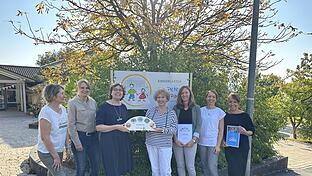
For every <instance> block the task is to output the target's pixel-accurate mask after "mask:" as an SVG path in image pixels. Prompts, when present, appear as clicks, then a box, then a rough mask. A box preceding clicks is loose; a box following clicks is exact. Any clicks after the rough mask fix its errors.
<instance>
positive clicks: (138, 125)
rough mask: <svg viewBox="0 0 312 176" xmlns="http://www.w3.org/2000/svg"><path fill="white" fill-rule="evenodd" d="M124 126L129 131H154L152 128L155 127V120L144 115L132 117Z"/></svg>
mask: <svg viewBox="0 0 312 176" xmlns="http://www.w3.org/2000/svg"><path fill="white" fill-rule="evenodd" d="M125 126H126V128H128V129H129V131H155V130H154V128H156V124H155V122H153V120H151V119H150V118H148V117H145V116H135V117H132V118H131V119H129V120H128V121H127V122H126V123H125Z"/></svg>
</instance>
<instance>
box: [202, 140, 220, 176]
mask: <svg viewBox="0 0 312 176" xmlns="http://www.w3.org/2000/svg"><path fill="white" fill-rule="evenodd" d="M214 150H215V147H208V146H202V145H199V155H200V160H201V164H202V169H203V176H218V156H219V155H218V154H215V153H214Z"/></svg>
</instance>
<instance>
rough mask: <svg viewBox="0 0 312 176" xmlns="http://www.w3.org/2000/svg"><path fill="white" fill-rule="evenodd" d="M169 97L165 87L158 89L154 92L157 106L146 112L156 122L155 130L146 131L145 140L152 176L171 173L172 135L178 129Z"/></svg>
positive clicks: (166, 175)
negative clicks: (170, 108)
mask: <svg viewBox="0 0 312 176" xmlns="http://www.w3.org/2000/svg"><path fill="white" fill-rule="evenodd" d="M169 98H170V95H169V93H168V92H167V91H166V90H165V89H159V90H157V91H156V92H155V94H154V100H155V101H156V102H157V107H155V108H152V109H149V110H148V111H147V112H146V117H148V118H150V119H152V120H153V121H154V122H155V124H156V128H154V130H155V131H151V132H147V133H146V141H145V144H146V148H147V152H148V157H149V160H150V163H151V167H152V176H168V175H171V157H172V137H173V135H174V134H175V133H176V130H177V116H176V114H175V112H174V111H173V110H169V109H168V107H167V102H168V101H169Z"/></svg>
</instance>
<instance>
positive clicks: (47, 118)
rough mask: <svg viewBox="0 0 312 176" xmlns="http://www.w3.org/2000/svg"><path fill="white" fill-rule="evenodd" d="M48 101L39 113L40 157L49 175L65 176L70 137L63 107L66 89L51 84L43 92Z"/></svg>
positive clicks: (38, 148)
mask: <svg viewBox="0 0 312 176" xmlns="http://www.w3.org/2000/svg"><path fill="white" fill-rule="evenodd" d="M43 96H44V98H45V100H46V101H47V105H45V106H44V107H43V108H42V109H41V111H40V113H39V117H38V118H39V119H38V121H39V134H38V144H37V150H38V156H39V158H40V160H41V161H42V163H43V164H44V165H45V166H46V167H47V169H48V173H47V175H57V176H63V175H65V172H64V169H63V167H62V160H63V151H64V145H65V143H66V154H67V155H66V158H67V159H68V158H69V150H70V148H69V137H68V135H67V113H66V109H65V108H64V107H63V106H62V105H61V104H62V103H63V102H64V98H65V95H64V89H63V87H61V86H60V85H57V84H49V85H47V86H46V87H45V88H44V90H43Z"/></svg>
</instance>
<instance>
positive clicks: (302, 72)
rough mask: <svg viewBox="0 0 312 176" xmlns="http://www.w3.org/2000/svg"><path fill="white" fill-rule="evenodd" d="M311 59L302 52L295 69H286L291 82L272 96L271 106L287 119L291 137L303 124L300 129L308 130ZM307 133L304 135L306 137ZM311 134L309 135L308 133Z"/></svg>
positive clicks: (311, 90) (311, 91)
mask: <svg viewBox="0 0 312 176" xmlns="http://www.w3.org/2000/svg"><path fill="white" fill-rule="evenodd" d="M311 66H312V59H311V57H310V58H308V54H306V53H304V57H303V58H301V63H300V65H297V68H296V69H295V70H287V72H288V77H289V78H291V82H289V83H285V84H284V85H283V86H282V87H281V89H280V91H279V93H278V94H277V95H276V96H275V97H273V98H272V103H271V107H272V108H274V109H275V111H276V112H277V113H278V114H279V116H280V117H283V118H285V119H288V120H289V122H290V123H291V125H292V128H293V138H294V139H297V134H298V128H299V127H301V126H302V124H305V128H304V129H303V130H301V131H302V132H303V133H304V134H309V133H306V132H307V131H309V127H311V126H310V125H309V124H311V117H310V113H311V108H312V106H311V103H312V71H311ZM307 136H309V135H306V137H307ZM310 136H311V135H310Z"/></svg>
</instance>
